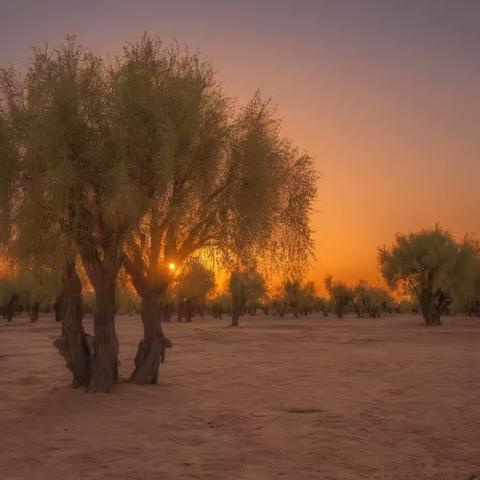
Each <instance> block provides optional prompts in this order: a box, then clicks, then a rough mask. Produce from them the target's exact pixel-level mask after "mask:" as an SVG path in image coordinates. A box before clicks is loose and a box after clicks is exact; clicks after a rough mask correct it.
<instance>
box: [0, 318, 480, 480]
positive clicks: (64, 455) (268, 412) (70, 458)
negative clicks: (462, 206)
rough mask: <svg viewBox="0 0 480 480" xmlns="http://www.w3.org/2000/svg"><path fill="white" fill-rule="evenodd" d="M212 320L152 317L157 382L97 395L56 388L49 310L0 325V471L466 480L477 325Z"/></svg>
mask: <svg viewBox="0 0 480 480" xmlns="http://www.w3.org/2000/svg"><path fill="white" fill-rule="evenodd" d="M87 323H88V322H87ZM226 323H227V320H226V319H225V320H224V321H223V322H222V321H215V320H210V319H207V320H200V319H199V320H197V319H196V321H195V322H194V323H193V324H177V323H171V324H169V325H167V326H166V330H167V333H168V335H169V336H170V338H171V339H172V340H173V341H174V343H175V347H174V349H173V350H170V351H169V352H168V353H169V356H168V357H167V362H166V363H165V364H164V365H163V366H162V368H161V375H160V378H161V380H160V385H158V386H146V387H139V386H135V385H129V384H125V383H124V384H120V385H118V386H117V387H116V388H115V390H114V392H113V393H111V394H108V395H105V394H85V393H83V391H73V390H72V389H71V388H70V387H69V375H68V372H67V371H66V369H65V367H64V365H63V360H62V358H61V357H60V356H59V355H58V354H57V353H56V351H55V350H54V348H53V347H52V339H53V338H54V337H55V335H56V334H57V331H58V325H55V323H54V322H53V320H52V319H51V318H48V317H43V318H41V321H40V323H38V324H36V325H30V324H29V323H28V322H27V320H26V319H22V318H18V319H15V321H14V323H13V325H7V324H6V322H5V321H4V320H1V323H0V438H1V443H0V479H1V480H17V479H18V480H20V479H21V480H23V479H25V480H26V479H28V480H35V479H42V480H43V479H53V480H56V479H61V480H76V479H88V480H90V479H114V480H123V479H132V480H137V479H138V480H150V479H152V480H153V479H155V480H159V479H160V480H162V479H167V480H172V479H173V480H175V479H205V480H207V479H208V480H215V479H252V480H262V479H292V480H297V479H335V480H349V479H371V480H372V479H402V480H406V479H411V480H413V479H415V480H427V479H428V480H430V479H431V480H434V479H435V480H456V479H460V480H467V479H474V478H480V370H479V367H480V320H478V319H477V320H475V319H467V318H455V319H447V320H446V321H445V326H443V327H440V328H433V329H427V328H425V327H423V326H422V324H421V320H420V318H418V317H413V316H411V317H395V318H385V319H380V320H366V319H354V318H348V319H343V320H337V319H334V318H329V319H323V318H320V317H318V318H310V319H307V320H304V319H302V320H295V319H288V318H287V319H283V320H275V319H268V318H265V317H258V318H249V319H242V326H241V327H240V328H239V329H234V328H230V327H227V326H226ZM118 332H119V338H120V342H121V362H122V364H121V372H122V375H124V376H127V375H128V373H129V371H130V369H131V366H132V357H133V355H134V351H135V346H136V343H137V341H138V339H139V336H140V332H141V327H140V321H139V319H138V318H137V317H119V318H118ZM477 476H478V477H477Z"/></svg>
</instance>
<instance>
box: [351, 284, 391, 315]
mask: <svg viewBox="0 0 480 480" xmlns="http://www.w3.org/2000/svg"><path fill="white" fill-rule="evenodd" d="M352 303H353V307H354V309H355V312H356V314H357V316H358V317H364V316H368V317H372V318H373V317H379V316H381V315H382V313H392V311H393V308H394V301H393V299H392V298H391V296H390V295H389V293H388V292H387V291H386V290H385V289H383V288H380V287H372V286H371V285H369V284H368V283H367V282H366V281H365V280H360V281H359V282H358V283H357V285H356V286H355V287H354V289H353V301H352Z"/></svg>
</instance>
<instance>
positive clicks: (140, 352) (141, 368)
mask: <svg viewBox="0 0 480 480" xmlns="http://www.w3.org/2000/svg"><path fill="white" fill-rule="evenodd" d="M141 298H142V322H143V339H142V340H140V343H139V344H138V349H137V354H136V356H135V370H134V371H133V373H132V375H131V377H130V382H132V383H136V384H138V385H145V384H156V383H158V369H159V367H160V364H161V363H163V362H164V361H165V353H166V349H167V348H171V347H172V343H171V342H170V340H169V339H168V338H167V337H165V334H164V333H163V330H162V322H161V317H162V315H163V314H164V312H163V308H168V305H163V307H162V305H161V304H160V299H159V295H158V293H157V292H155V291H152V290H146V291H145V292H142V295H141Z"/></svg>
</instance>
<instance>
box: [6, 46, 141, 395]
mask: <svg viewBox="0 0 480 480" xmlns="http://www.w3.org/2000/svg"><path fill="white" fill-rule="evenodd" d="M118 69H119V66H118V65H116V64H113V65H111V66H109V65H107V64H106V63H105V62H103V61H102V60H100V59H99V58H97V57H95V56H94V55H93V54H91V53H90V52H88V51H86V50H85V49H84V48H82V47H79V46H77V45H76V44H75V41H74V39H73V38H71V37H70V38H68V39H67V41H66V43H65V44H63V45H61V46H60V47H58V48H56V49H55V50H53V51H49V50H42V51H40V50H34V53H33V58H32V60H31V63H30V65H29V67H28V70H27V73H26V75H25V76H23V77H22V76H21V75H18V74H16V72H15V71H14V70H9V71H5V70H4V71H3V72H2V77H1V90H2V93H3V96H4V97H5V99H6V101H5V105H6V106H5V108H4V109H3V113H2V114H3V116H4V117H5V118H7V124H8V127H9V128H8V132H9V136H10V137H11V138H13V143H14V146H15V148H14V151H15V153H16V165H15V169H14V170H15V181H13V182H11V183H10V185H13V186H14V191H13V192H12V197H13V198H14V199H15V201H14V210H17V216H22V217H25V218H28V219H29V222H26V223H25V224H26V225H29V227H30V229H33V228H35V229H37V230H39V231H43V232H46V231H48V233H49V234H50V235H51V237H50V238H51V239H52V238H55V239H58V238H65V240H67V239H68V242H67V243H69V244H71V245H72V246H74V251H75V252H78V254H79V255H80V257H81V260H82V264H83V267H84V269H85V272H86V274H87V276H88V278H89V281H90V282H91V284H92V285H93V288H94V291H95V296H96V308H95V313H94V334H95V340H94V341H95V348H94V356H95V361H94V364H93V371H92V372H91V375H92V378H91V379H89V385H90V388H91V389H92V390H94V391H108V390H110V388H111V387H112V385H113V384H114V383H115V382H116V380H117V376H118V339H117V335H116V332H115V324H114V315H115V283H116V276H117V273H118V269H119V268H120V265H121V252H122V247H123V243H124V240H125V237H126V235H127V234H128V233H129V231H130V229H131V228H132V225H133V224H135V223H137V221H138V218H139V217H140V216H141V215H142V214H143V212H144V210H145V208H146V200H147V199H146V197H145V195H144V189H143V188H140V187H143V184H142V176H143V175H149V172H145V171H144V170H143V169H142V160H143V158H142V157H143V156H142V153H143V150H142V149H143V146H141V145H132V144H131V143H129V142H128V141H126V139H125V138H124V131H123V129H122V127H123V126H124V125H125V123H126V122H125V121H124V120H125V116H129V115H130V114H129V112H128V111H126V110H123V109H122V105H120V102H119V101H118V97H119V87H118V82H117V81H116V80H117V75H116V73H117V72H118ZM139 140H141V139H139ZM24 192H28V193H27V194H22V193H24ZM126 197H128V198H129V201H128V202H126V201H125V198H126ZM45 218H47V220H48V221H47V222H43V220H44V219H45ZM45 236H46V233H45ZM51 244H52V242H50V245H51ZM50 248H51V247H50ZM62 255H63V252H62ZM63 260H64V264H65V271H66V272H70V273H71V274H72V275H75V274H76V273H75V270H74V269H73V270H72V269H70V268H67V267H66V266H67V264H72V263H73V264H74V263H75V257H73V258H72V257H71V256H67V257H65V258H63ZM63 301H66V300H65V299H63ZM73 310H74V309H73Z"/></svg>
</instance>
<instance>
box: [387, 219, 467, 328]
mask: <svg viewBox="0 0 480 480" xmlns="http://www.w3.org/2000/svg"><path fill="white" fill-rule="evenodd" d="M378 258H379V264H380V269H381V272H382V275H383V278H384V279H385V281H386V282H387V284H388V285H389V286H390V288H392V289H399V288H400V289H402V290H403V291H406V292H408V293H410V294H412V295H413V296H414V297H415V298H416V300H417V301H418V304H419V308H420V311H421V313H422V315H423V318H424V319H425V324H426V325H441V320H440V319H441V316H442V315H444V314H445V313H446V312H447V309H448V308H449V307H450V305H451V304H452V302H453V300H454V298H455V296H456V295H457V294H459V292H460V291H461V290H462V289H464V288H465V286H467V287H468V285H470V284H471V283H472V272H473V271H474V269H472V263H473V262H475V261H476V260H475V258H476V253H475V248H474V247H473V245H472V242H471V241H470V240H469V239H468V238H467V239H465V240H464V241H463V242H460V243H458V242H456V241H455V239H454V238H453V237H452V235H451V234H450V233H449V232H448V231H446V230H443V229H442V228H440V227H439V226H438V225H437V226H435V227H434V228H432V229H425V230H421V231H419V232H415V233H409V234H406V235H404V234H400V233H399V234H397V235H396V237H395V241H394V243H393V245H392V246H391V248H386V247H382V248H380V249H379V252H378Z"/></svg>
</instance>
